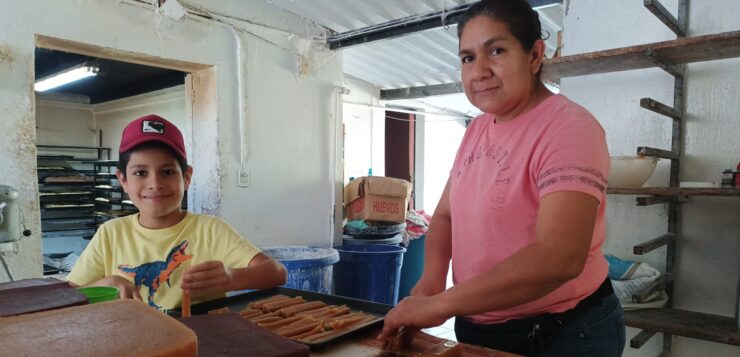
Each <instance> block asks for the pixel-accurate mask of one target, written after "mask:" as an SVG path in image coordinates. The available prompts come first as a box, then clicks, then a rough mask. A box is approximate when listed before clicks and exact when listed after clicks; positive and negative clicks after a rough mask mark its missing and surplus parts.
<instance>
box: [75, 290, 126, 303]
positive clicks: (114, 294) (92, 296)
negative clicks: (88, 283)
mask: <svg viewBox="0 0 740 357" xmlns="http://www.w3.org/2000/svg"><path fill="white" fill-rule="evenodd" d="M77 290H79V291H80V292H81V293H82V294H83V295H85V296H87V302H88V303H89V304H95V303H98V302H103V301H111V300H115V299H118V288H114V287H110V286H93V287H89V288H78V289H77Z"/></svg>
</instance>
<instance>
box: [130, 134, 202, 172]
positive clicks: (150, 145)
mask: <svg viewBox="0 0 740 357" xmlns="http://www.w3.org/2000/svg"><path fill="white" fill-rule="evenodd" d="M146 149H160V150H164V151H167V152H168V153H169V154H170V155H172V156H174V157H175V159H177V163H178V164H179V165H180V169H181V170H182V172H183V173H184V172H185V171H186V170H187V168H188V160H186V159H185V158H183V157H181V156H180V155H178V154H177V152H175V150H173V149H172V148H171V147H169V146H168V145H167V144H165V143H161V142H159V141H150V142H146V143H143V144H140V145H136V146H134V147H133V148H131V150H129V151H126V152H121V153H118V163H117V164H116V168H117V169H118V171H121V174H123V177H126V166H128V162H129V160H131V154H133V153H134V152H136V151H139V150H146Z"/></svg>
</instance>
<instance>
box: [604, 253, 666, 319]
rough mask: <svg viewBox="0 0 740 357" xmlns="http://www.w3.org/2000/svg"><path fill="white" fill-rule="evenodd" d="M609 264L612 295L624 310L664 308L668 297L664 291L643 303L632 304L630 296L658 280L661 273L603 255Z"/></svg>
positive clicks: (648, 267) (633, 262)
mask: <svg viewBox="0 0 740 357" xmlns="http://www.w3.org/2000/svg"><path fill="white" fill-rule="evenodd" d="M605 257H606V260H607V262H608V263H609V279H611V282H612V287H614V294H615V295H616V296H617V298H619V301H620V302H621V303H622V307H623V308H624V309H625V310H638V309H648V308H650V309H653V308H659V307H663V306H665V304H666V302H667V301H668V295H667V294H666V293H665V291H656V292H655V293H653V294H652V295H651V296H649V297H648V298H647V299H646V300H645V302H643V303H634V302H632V294H635V293H637V292H639V291H641V290H643V289H644V288H645V287H647V286H648V285H650V284H652V283H653V282H655V281H656V280H658V279H659V278H660V276H661V273H660V271H659V270H658V269H655V268H654V267H652V266H650V265H649V264H647V263H643V262H636V261H631V260H622V259H619V258H617V257H615V256H613V255H610V254H607V255H605Z"/></svg>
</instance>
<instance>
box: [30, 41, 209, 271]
mask: <svg viewBox="0 0 740 357" xmlns="http://www.w3.org/2000/svg"><path fill="white" fill-rule="evenodd" d="M34 62H35V68H34V70H35V77H36V80H37V81H36V82H39V80H40V79H45V78H50V77H52V76H53V75H54V74H59V73H64V72H67V71H68V69H71V68H76V67H82V66H88V67H90V68H91V69H89V70H91V71H94V72H95V75H91V76H90V77H89V78H86V79H83V80H80V81H78V82H75V83H69V84H67V85H63V86H59V87H57V88H54V89H49V90H47V91H45V92H43V93H42V92H38V91H37V92H36V96H35V102H34V107H35V121H36V131H37V153H38V160H37V174H38V179H39V207H40V208H41V225H42V253H43V260H44V263H45V264H44V274H53V273H57V272H65V271H68V270H69V269H71V267H72V265H73V264H74V262H75V261H76V257H77V256H78V255H79V254H80V253H81V252H82V250H84V248H85V247H86V246H87V242H88V241H89V239H90V238H92V236H93V234H94V233H95V231H96V229H97V227H98V226H99V225H100V224H101V223H103V222H105V221H106V220H108V219H111V218H116V217H120V216H124V215H127V214H131V213H134V212H136V209H135V207H134V206H133V205H132V204H131V202H130V201H127V197H126V196H125V194H124V193H123V192H122V190H121V189H120V185H119V184H118V182H117V180H115V175H114V173H115V162H116V161H117V159H118V145H119V141H120V135H121V132H122V129H123V127H124V126H125V125H126V124H127V123H128V122H130V121H131V120H133V119H135V118H138V117H141V116H143V115H147V114H157V115H160V116H162V117H164V118H166V119H168V120H169V121H171V122H173V123H174V124H175V125H177V126H178V127H179V128H180V129H181V131H182V132H183V135H184V136H185V142H186V151H187V152H188V154H189V155H188V162H189V164H191V165H193V164H196V163H197V164H198V165H200V166H203V170H208V169H209V168H210V167H211V166H215V165H218V163H217V162H218V160H214V159H213V158H214V157H215V156H213V155H214V151H217V148H213V147H212V146H209V145H208V144H203V143H204V142H207V141H209V140H206V139H203V138H200V137H198V136H195V135H194V133H201V132H204V133H211V132H214V129H212V128H215V127H216V97H215V70H214V68H213V67H211V66H207V65H201V64H196V63H189V62H183V61H178V60H167V59H163V58H159V57H152V56H147V55H143V54H138V53H133V52H126V51H119V50H113V49H110V48H102V47H97V46H92V45H88V44H83V43H78V42H72V41H67V40H61V39H56V38H51V37H46V36H37V37H36V57H35V61H34ZM194 136H195V137H194ZM210 141H214V140H212V138H211V139H210ZM195 153H197V154H195ZM204 155H207V156H209V157H210V158H209V159H204ZM196 172H197V171H196ZM202 182H207V181H206V180H203V179H202V178H200V177H198V176H195V175H194V177H193V183H192V185H191V190H189V191H190V192H189V194H186V199H185V200H184V202H183V206H184V207H193V202H198V198H197V194H194V192H193V191H194V190H193V189H192V188H196V187H201V186H202V188H200V190H199V191H200V192H199V193H200V194H208V192H209V191H210V190H217V189H218V188H210V186H211V185H206V184H202ZM194 196H195V197H194Z"/></svg>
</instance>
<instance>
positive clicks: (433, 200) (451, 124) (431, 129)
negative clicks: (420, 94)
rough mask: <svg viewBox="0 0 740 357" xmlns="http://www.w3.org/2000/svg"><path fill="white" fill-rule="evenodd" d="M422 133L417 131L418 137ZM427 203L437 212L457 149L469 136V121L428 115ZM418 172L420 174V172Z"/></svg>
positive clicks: (426, 131)
mask: <svg viewBox="0 0 740 357" xmlns="http://www.w3.org/2000/svg"><path fill="white" fill-rule="evenodd" d="M418 135H419V133H418V132H417V137H418ZM423 135H424V171H423V172H422V175H423V176H422V177H423V178H424V190H423V192H422V194H423V196H424V201H423V202H424V204H423V206H422V207H417V208H416V209H417V210H419V209H423V210H424V211H426V212H427V213H428V214H430V215H431V214H433V213H434V210H435V209H436V208H437V203H439V198H440V197H441V196H442V191H444V188H445V185H446V184H447V179H448V178H449V177H450V170H451V169H452V164H453V163H454V161H455V155H456V154H457V149H458V147H460V142H462V138H463V135H465V123H464V121H461V120H459V119H452V118H450V117H444V116H437V115H425V116H424V133H423ZM417 175H418V173H417Z"/></svg>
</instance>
